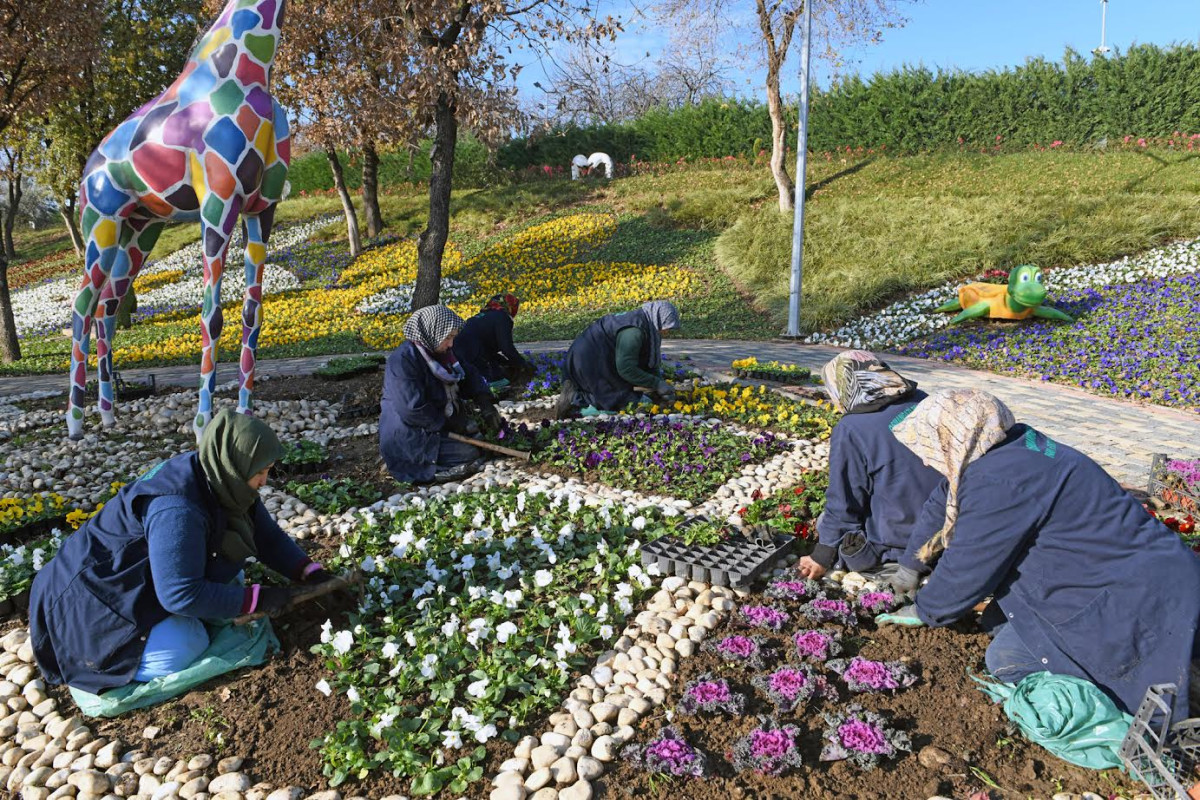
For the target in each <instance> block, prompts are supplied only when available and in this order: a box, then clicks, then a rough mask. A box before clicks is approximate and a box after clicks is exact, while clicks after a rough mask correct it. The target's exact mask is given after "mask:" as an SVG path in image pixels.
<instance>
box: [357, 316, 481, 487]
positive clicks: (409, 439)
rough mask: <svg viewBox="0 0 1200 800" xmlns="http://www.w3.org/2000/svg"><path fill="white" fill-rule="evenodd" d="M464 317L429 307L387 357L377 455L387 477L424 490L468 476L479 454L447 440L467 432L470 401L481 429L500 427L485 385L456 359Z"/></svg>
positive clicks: (408, 324) (412, 320)
mask: <svg viewBox="0 0 1200 800" xmlns="http://www.w3.org/2000/svg"><path fill="white" fill-rule="evenodd" d="M462 326H463V321H462V317H460V316H458V314H455V313H454V312H453V311H451V310H450V309H448V308H446V307H445V306H440V305H439V306H426V307H425V308H422V309H419V310H417V311H414V312H413V315H412V316H411V317H409V318H408V321H407V322H406V323H405V324H404V336H405V338H406V339H407V341H405V342H404V343H403V344H401V345H400V346H399V347H397V348H396V349H395V350H393V351H392V354H391V355H390V356H388V360H387V373H386V374H385V376H384V379H383V401H382V404H381V412H380V416H379V452H380V455H382V456H383V460H384V463H385V464H386V465H387V468H388V471H389V472H391V474H392V477H393V478H395V479H396V480H398V481H402V482H406V483H428V482H429V481H431V480H434V479H435V478H436V479H438V480H449V479H453V478H459V477H465V476H466V475H468V474H470V472H471V468H470V465H471V464H472V463H473V462H475V461H477V459H478V458H479V456H480V452H479V449H478V448H476V447H472V446H471V445H469V444H464V443H462V442H458V441H455V440H453V439H451V438H450V437H449V435H448V434H450V433H459V434H465V433H472V432H474V431H473V430H472V429H471V428H472V423H471V421H470V420H469V418H468V416H467V408H466V401H468V400H470V401H474V402H475V404H476V405H477V406H478V407H479V410H480V411H481V413H482V416H483V419H484V422H485V424H487V425H488V426H490V427H492V428H499V427H500V426H501V425H502V424H503V420H502V419H501V417H500V413H499V412H498V411H496V406H495V404H494V403H493V401H492V394H491V390H490V389H488V385H487V383H486V381H484V379H483V377H482V376H480V375H479V373H478V372H476V371H475V369H474V368H473V367H471V366H470V365H469V364H465V363H461V362H459V361H458V359H457V358H455V356H454V350H453V349H452V348H453V345H454V337H455V335H456V334H457V333H458V331H459V330H461V329H462Z"/></svg>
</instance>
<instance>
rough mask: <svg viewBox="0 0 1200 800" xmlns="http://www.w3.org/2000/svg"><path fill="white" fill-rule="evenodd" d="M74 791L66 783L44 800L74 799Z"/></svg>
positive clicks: (72, 787)
mask: <svg viewBox="0 0 1200 800" xmlns="http://www.w3.org/2000/svg"><path fill="white" fill-rule="evenodd" d="M76 791H78V790H77V789H76V788H75V787H74V786H72V785H71V784H69V783H68V784H66V785H65V786H60V787H58V788H57V789H55V790H54V791H53V792H51V793H50V794H49V795H48V796H47V797H46V800H63V798H66V797H74V796H75V792H76ZM117 796H118V797H129V795H117Z"/></svg>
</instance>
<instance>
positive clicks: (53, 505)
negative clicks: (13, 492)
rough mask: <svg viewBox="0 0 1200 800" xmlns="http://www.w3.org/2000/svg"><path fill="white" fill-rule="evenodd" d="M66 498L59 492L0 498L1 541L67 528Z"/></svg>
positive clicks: (20, 539) (35, 536)
mask: <svg viewBox="0 0 1200 800" xmlns="http://www.w3.org/2000/svg"><path fill="white" fill-rule="evenodd" d="M69 511H70V509H69V508H68V507H67V500H66V498H65V497H63V496H62V495H60V494H58V493H56V492H46V493H43V494H35V495H33V496H32V497H28V498H20V497H6V498H2V499H0V544H9V543H18V542H24V541H28V540H30V539H35V538H37V537H39V536H45V535H46V534H48V533H50V531H52V530H54V529H55V528H59V529H61V530H66V529H67V513H68V512H69Z"/></svg>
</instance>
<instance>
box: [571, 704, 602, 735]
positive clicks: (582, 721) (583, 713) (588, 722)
mask: <svg viewBox="0 0 1200 800" xmlns="http://www.w3.org/2000/svg"><path fill="white" fill-rule="evenodd" d="M571 718H572V719H573V720H574V721H575V726H576V729H577V731H578V730H579V729H583V728H590V727H592V726H593V725H595V724H596V718H595V717H593V716H592V712H591V711H588V710H587V709H586V708H581V709H579V710H578V711H576V712H575V713H574V714H573V715H572V716H571Z"/></svg>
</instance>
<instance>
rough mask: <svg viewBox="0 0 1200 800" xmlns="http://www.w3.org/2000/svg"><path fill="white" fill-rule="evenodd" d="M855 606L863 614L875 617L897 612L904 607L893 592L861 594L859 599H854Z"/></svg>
mask: <svg viewBox="0 0 1200 800" xmlns="http://www.w3.org/2000/svg"><path fill="white" fill-rule="evenodd" d="M854 604H855V605H856V606H858V610H859V611H861V612H862V613H863V614H866V615H867V616H868V617H873V616H875V615H876V614H886V613H887V612H889V611H895V610H896V609H897V608H898V607H899V606H900V605H902V601H901V600H900V598H898V597H896V595H895V594H894V593H892V592H860V593H859V595H858V597H856V598H854Z"/></svg>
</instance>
